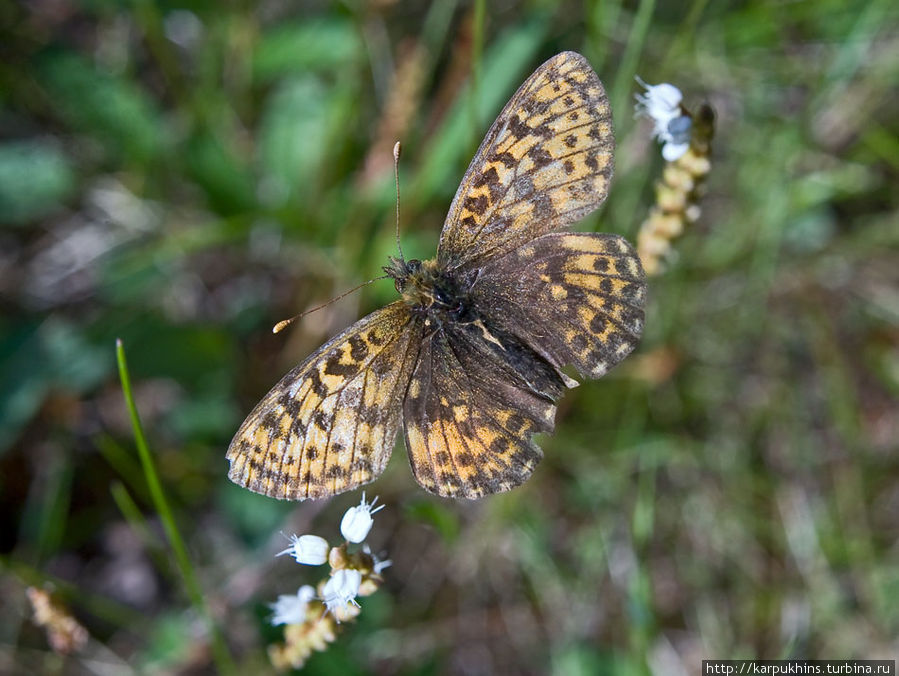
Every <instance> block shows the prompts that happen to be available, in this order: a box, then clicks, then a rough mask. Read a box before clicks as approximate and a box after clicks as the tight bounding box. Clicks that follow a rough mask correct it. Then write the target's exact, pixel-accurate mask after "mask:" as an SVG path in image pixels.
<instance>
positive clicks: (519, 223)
mask: <svg viewBox="0 0 899 676" xmlns="http://www.w3.org/2000/svg"><path fill="white" fill-rule="evenodd" d="M614 144H615V141H614V137H613V135H612V113H611V109H610V107H609V101H608V98H607V97H606V94H605V91H604V90H603V87H602V84H601V83H600V81H599V78H597V76H596V73H594V72H593V69H592V68H591V67H590V64H589V63H588V62H587V60H586V59H585V58H584V57H583V56H581V55H580V54H576V53H574V52H563V53H561V54H558V55H556V56H554V57H553V58H551V59H550V60H549V61H547V62H546V63H544V64H543V65H542V66H540V68H538V69H537V70H536V71H535V72H534V74H533V75H531V76H530V77H529V78H528V79H527V80H526V81H525V83H524V84H523V85H522V86H521V88H520V89H519V90H518V91H517V92H516V93H515V95H514V96H513V97H512V99H511V100H510V101H509V103H507V104H506V107H505V108H503V110H502V112H501V113H500V114H499V117H498V118H497V119H496V122H494V123H493V126H492V127H491V128H490V130H489V131H488V132H487V136H486V137H485V138H484V141H483V143H481V147H480V148H479V149H478V152H477V153H476V154H475V157H474V159H473V160H472V162H471V164H470V165H469V167H468V171H467V172H466V173H465V176H464V177H463V179H462V183H461V185H460V186H459V190H458V191H457V192H456V196H455V198H454V199H453V203H452V205H451V206H450V210H449V214H448V216H447V218H446V224H445V225H444V227H443V233H442V234H441V236H440V246H439V248H438V253H437V258H438V261H439V263H440V264H441V265H442V266H444V267H445V268H446V269H453V268H457V267H460V266H463V265H467V264H471V263H473V262H475V261H478V260H482V259H484V258H487V257H493V256H498V255H501V254H502V253H504V252H506V251H509V250H510V249H514V248H516V247H517V246H519V245H521V244H523V243H524V242H526V241H528V240H530V239H533V238H534V237H537V236H539V235H542V234H544V233H548V232H551V231H553V230H557V229H559V228H561V227H564V226H566V225H568V224H570V223H573V222H574V221H577V220H579V219H581V218H583V217H584V216H586V215H587V214H588V213H589V212H591V211H593V210H594V209H595V208H596V207H598V206H599V205H600V203H601V202H602V201H603V200H604V199H605V197H606V194H607V192H608V187H609V181H610V180H611V177H612V155H613V152H614Z"/></svg>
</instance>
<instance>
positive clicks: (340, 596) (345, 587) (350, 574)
mask: <svg viewBox="0 0 899 676" xmlns="http://www.w3.org/2000/svg"><path fill="white" fill-rule="evenodd" d="M360 584H362V573H360V572H359V571H358V570H355V569H353V568H341V569H340V570H338V571H337V572H335V573H334V574H333V575H332V576H331V579H329V580H328V581H327V582H326V583H325V588H324V589H323V590H322V601H324V603H325V605H326V606H327V607H328V610H330V611H331V612H332V613H335V614H336V613H338V612H339V611H340V610H342V609H343V608H344V607H345V606H346V604H348V603H353V604H355V605H357V606H358V605H359V604H358V603H356V594H358V593H359V585H360Z"/></svg>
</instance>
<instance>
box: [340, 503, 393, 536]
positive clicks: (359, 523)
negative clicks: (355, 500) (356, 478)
mask: <svg viewBox="0 0 899 676" xmlns="http://www.w3.org/2000/svg"><path fill="white" fill-rule="evenodd" d="M377 501H378V498H377V496H375V499H374V500H372V501H371V503H368V502H365V491H362V502H360V503H359V504H358V505H357V506H355V507H350V508H349V509H348V510H347V511H346V514H344V515H343V519H341V520H340V534H341V535H343V537H345V538H346V540H347V542H355V543H359V542H362V541H363V540H364V539H365V538H367V537H368V532H369V531H370V530H371V525H372V523H374V519H372V518H371V515H372V514H374V513H375V512H377V511H379V510H382V509H384V505H381V506H380V507H377V508H375V509H372V507H374V506H375V503H376V502H377Z"/></svg>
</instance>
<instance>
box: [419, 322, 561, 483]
mask: <svg viewBox="0 0 899 676" xmlns="http://www.w3.org/2000/svg"><path fill="white" fill-rule="evenodd" d="M565 382H566V381H565V380H563V377H562V376H560V375H559V373H558V372H557V371H556V370H555V369H553V368H552V366H550V365H549V364H548V363H546V361H545V360H544V359H542V358H540V357H539V355H537V354H536V353H535V352H534V351H533V350H531V349H530V348H528V347H527V346H525V345H523V344H521V342H520V341H518V340H516V339H515V338H514V337H513V336H511V335H509V334H505V333H503V332H500V331H497V330H495V329H492V328H490V327H489V326H488V325H487V324H485V323H484V321H483V320H481V319H477V320H474V321H467V322H465V323H458V324H453V325H444V326H443V327H441V328H440V329H439V330H437V331H434V332H433V333H432V334H431V335H430V336H429V337H427V338H426V339H425V340H424V342H423V344H422V348H421V352H420V353H419V359H418V363H417V364H416V366H415V371H414V372H413V374H412V378H411V380H410V381H409V389H408V391H407V393H406V400H405V403H404V404H403V423H404V426H405V435H406V449H407V450H408V452H409V461H410V464H411V465H412V473H413V474H414V476H415V479H416V480H417V481H418V483H419V484H421V486H422V487H423V488H425V489H426V490H428V491H430V492H432V493H436V494H437V495H441V496H444V497H454V498H470V499H471V498H479V497H481V496H484V495H488V494H491V493H498V492H501V491H507V490H509V489H511V488H514V487H515V486H518V485H519V484H521V483H523V482H524V481H525V480H526V479H527V478H528V477H529V476H530V475H531V473H532V472H533V471H534V469H535V467H536V466H537V463H538V462H539V461H540V459H541V458H542V457H543V453H542V451H541V450H540V448H539V447H538V446H537V445H536V444H535V443H534V442H533V441H532V440H531V435H532V434H534V433H536V432H550V431H552V429H553V421H554V417H555V412H556V407H555V404H554V401H555V400H556V399H557V398H558V397H559V396H561V394H562V391H563V390H564V385H565Z"/></svg>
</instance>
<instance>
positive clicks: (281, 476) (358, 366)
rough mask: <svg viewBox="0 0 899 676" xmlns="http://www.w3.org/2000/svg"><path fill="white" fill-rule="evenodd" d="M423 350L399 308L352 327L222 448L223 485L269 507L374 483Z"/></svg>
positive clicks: (295, 373)
mask: <svg viewBox="0 0 899 676" xmlns="http://www.w3.org/2000/svg"><path fill="white" fill-rule="evenodd" d="M419 344H420V327H419V323H418V320H417V319H415V318H414V317H413V316H412V315H411V313H410V312H409V309H408V307H407V306H406V304H405V303H403V302H401V301H398V302H396V303H393V304H391V305H388V306H387V307H384V308H382V309H380V310H377V311H375V312H373V313H372V314H370V315H368V316H367V317H365V318H364V319H361V320H359V321H358V322H356V323H355V324H354V325H352V326H351V327H349V328H348V329H347V330H346V331H344V332H343V333H341V334H339V335H338V336H336V337H335V338H333V339H331V340H330V341H328V342H327V343H326V344H325V345H323V346H322V347H321V348H319V350H318V351H316V352H315V353H314V354H312V355H311V356H310V357H309V358H308V359H307V360H306V361H304V362H303V363H302V364H300V365H299V366H297V367H296V368H294V369H293V370H292V371H290V373H288V374H287V375H286V376H284V378H282V379H281V382H279V383H278V384H277V385H275V387H274V388H272V390H271V391H270V392H269V393H268V394H267V395H266V396H265V397H264V398H263V399H262V401H260V402H259V404H257V405H256V408H255V409H253V412H252V413H250V415H249V416H248V417H247V419H246V420H245V421H244V423H243V425H241V426H240V429H239V430H238V431H237V434H236V435H235V436H234V439H233V440H232V441H231V446H230V447H229V448H228V455H227V457H228V460H229V461H230V462H231V469H230V471H229V472H228V477H229V478H230V479H231V480H232V481H233V482H234V483H236V484H239V485H241V486H245V487H246V488H249V489H250V490H251V491H254V492H256V493H262V494H263V495H268V496H270V497H275V498H283V499H287V500H304V499H306V498H321V497H327V496H330V495H335V494H337V493H341V492H343V491H347V490H350V489H352V488H355V487H357V486H360V485H362V484H365V483H368V482H370V481H373V480H374V479H375V478H376V477H377V476H378V475H379V474H380V473H381V472H382V471H383V470H384V467H385V466H386V464H387V460H388V458H389V457H390V453H391V451H392V450H393V444H394V440H395V438H396V432H397V428H398V426H399V418H400V410H401V409H400V404H401V400H402V396H403V393H404V392H405V389H406V386H407V385H408V382H409V376H410V373H411V371H412V367H413V366H414V364H415V358H416V352H417V350H418V348H419Z"/></svg>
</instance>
